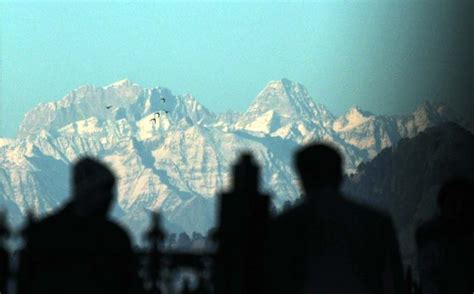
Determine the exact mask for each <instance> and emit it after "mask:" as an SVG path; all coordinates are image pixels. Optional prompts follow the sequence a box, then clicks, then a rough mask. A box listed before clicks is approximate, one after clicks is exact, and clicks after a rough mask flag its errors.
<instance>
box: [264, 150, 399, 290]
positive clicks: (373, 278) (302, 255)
mask: <svg viewBox="0 0 474 294" xmlns="http://www.w3.org/2000/svg"><path fill="white" fill-rule="evenodd" d="M295 157H296V167H297V170H298V173H299V176H300V179H301V182H302V184H303V188H304V190H305V191H304V192H305V198H306V199H305V201H304V202H303V203H301V204H299V205H297V206H296V207H295V208H293V209H291V210H289V211H287V212H285V213H284V214H282V215H281V216H279V217H277V218H276V219H275V220H274V221H273V222H272V223H271V224H270V228H269V234H268V239H267V244H266V247H267V252H266V256H267V262H266V267H265V272H266V274H265V284H266V287H267V290H266V292H267V293H318V294H319V293H322V294H325V293H331V294H332V293H354V294H355V293H402V292H403V290H402V289H403V283H404V281H403V280H404V279H403V269H402V265H401V261H400V254H399V249H398V242H397V239H396V236H395V231H394V228H393V225H392V222H391V219H390V218H389V217H387V216H385V215H384V214H382V213H380V212H377V211H375V210H373V209H371V208H369V207H366V206H363V205H361V204H356V203H353V202H352V201H350V200H347V199H345V198H343V195H341V193H340V192H339V187H340V184H341V181H342V163H341V157H340V155H339V153H338V152H337V151H336V150H334V149H333V148H331V147H329V146H327V145H322V144H312V145H309V146H307V147H304V148H302V149H301V150H299V151H298V152H297V154H296V156H295Z"/></svg>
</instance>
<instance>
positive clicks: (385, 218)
mask: <svg viewBox="0 0 474 294" xmlns="http://www.w3.org/2000/svg"><path fill="white" fill-rule="evenodd" d="M343 200H344V202H345V205H346V206H347V209H348V210H350V211H352V214H353V215H355V216H357V217H359V218H361V219H363V220H364V221H365V222H367V223H370V224H374V225H375V224H378V225H382V226H391V225H392V218H391V217H390V215H389V214H388V213H387V212H385V211H383V210H381V209H378V208H376V207H373V206H369V205H367V204H363V203H360V202H356V201H354V200H352V199H350V198H348V197H347V196H343Z"/></svg>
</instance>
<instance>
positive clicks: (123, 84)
mask: <svg viewBox="0 0 474 294" xmlns="http://www.w3.org/2000/svg"><path fill="white" fill-rule="evenodd" d="M132 85H134V83H133V82H131V81H130V80H129V79H123V80H119V81H116V82H114V83H112V84H110V85H108V86H106V88H108V87H130V86H132Z"/></svg>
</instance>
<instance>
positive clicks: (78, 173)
mask: <svg viewBox="0 0 474 294" xmlns="http://www.w3.org/2000/svg"><path fill="white" fill-rule="evenodd" d="M114 191H115V176H114V175H113V173H112V172H111V171H110V170H109V169H108V168H107V166H105V165H104V164H103V163H101V162H99V161H97V160H95V159H92V158H83V159H80V160H79V161H78V162H77V163H76V164H75V166H74V168H73V197H72V200H71V201H70V202H69V203H68V204H66V205H65V206H64V207H63V208H61V209H60V210H59V211H58V212H56V213H54V214H52V215H51V216H48V217H46V218H44V219H43V220H41V221H38V222H34V223H33V224H31V225H30V227H29V228H28V229H27V230H26V231H25V232H26V235H25V236H24V237H25V241H26V245H25V247H24V249H23V251H22V254H21V259H20V273H19V281H18V293H20V294H26V293H49V294H51V293H82V294H83V293H139V292H140V290H141V287H140V283H139V280H138V274H137V271H136V264H137V263H136V260H135V257H134V254H133V252H132V249H131V244H130V240H129V237H128V235H127V233H126V232H125V231H124V229H122V228H121V227H120V226H119V225H117V224H115V223H113V222H112V221H110V220H108V219H107V212H108V210H109V208H110V206H111V204H112V200H113V198H114Z"/></svg>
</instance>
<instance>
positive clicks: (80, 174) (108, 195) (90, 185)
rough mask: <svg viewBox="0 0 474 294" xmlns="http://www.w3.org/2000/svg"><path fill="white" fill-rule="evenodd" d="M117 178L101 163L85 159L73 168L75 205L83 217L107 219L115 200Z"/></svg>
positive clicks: (88, 158)
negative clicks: (106, 216)
mask: <svg viewBox="0 0 474 294" xmlns="http://www.w3.org/2000/svg"><path fill="white" fill-rule="evenodd" d="M114 189H115V176H114V174H113V173H112V171H111V170H110V169H109V168H108V167H107V166H106V165H105V164H103V163H101V162H100V161H98V160H96V159H93V158H90V157H84V158H81V159H80V160H79V161H77V162H76V164H75V165H74V168H73V203H74V208H75V210H76V212H77V213H78V214H80V215H83V216H98V217H102V216H103V217H105V215H106V214H107V212H108V210H109V208H110V205H111V203H112V200H113V198H114Z"/></svg>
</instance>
